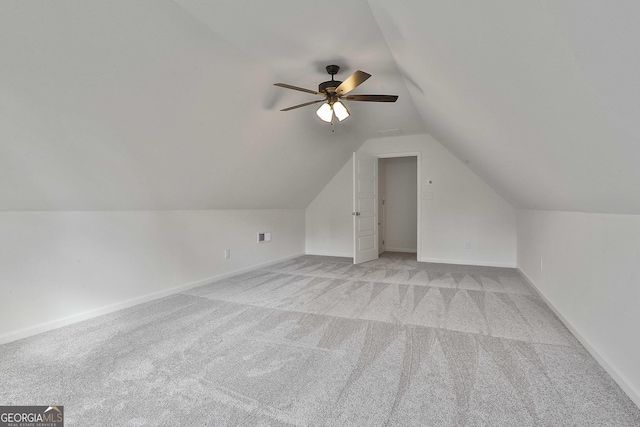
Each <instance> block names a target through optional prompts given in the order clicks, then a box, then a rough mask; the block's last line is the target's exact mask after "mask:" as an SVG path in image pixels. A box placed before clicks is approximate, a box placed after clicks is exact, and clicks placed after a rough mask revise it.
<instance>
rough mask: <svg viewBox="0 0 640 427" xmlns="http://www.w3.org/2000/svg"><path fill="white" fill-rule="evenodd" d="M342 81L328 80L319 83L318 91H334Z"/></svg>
mask: <svg viewBox="0 0 640 427" xmlns="http://www.w3.org/2000/svg"><path fill="white" fill-rule="evenodd" d="M340 83H342V82H340V81H338V80H329V81H326V82H322V83H320V84H319V85H318V92H322V93H334V92H335V91H336V88H337V87H338V86H340Z"/></svg>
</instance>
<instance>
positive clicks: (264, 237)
mask: <svg viewBox="0 0 640 427" xmlns="http://www.w3.org/2000/svg"><path fill="white" fill-rule="evenodd" d="M270 241H271V232H270V231H266V232H264V233H258V243H269V242H270Z"/></svg>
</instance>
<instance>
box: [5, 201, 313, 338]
mask: <svg viewBox="0 0 640 427" xmlns="http://www.w3.org/2000/svg"><path fill="white" fill-rule="evenodd" d="M260 231H270V232H271V233H272V241H271V242H270V243H266V244H257V237H256V234H257V232H260ZM0 242H2V244H1V245H0V271H1V272H2V274H1V276H0V343H2V342H7V341H11V340H14V339H18V338H21V337H24V336H27V335H31V334H33V333H38V332H42V331H45V330H48V329H52V328H53V327H57V326H61V325H63V324H66V323H71V322H74V321H78V320H82V319H84V318H87V317H92V316H94V315H97V314H102V313H105V312H109V311H113V310H115V309H119V308H123V307H126V306H129V305H133V304H136V303H140V302H143V301H146V300H149V299H153V298H156V297H160V296H164V295H168V294H170V293H172V292H175V291H178V290H180V289H181V287H182V288H184V287H188V286H190V285H192V284H197V283H202V284H204V283H207V282H208V281H211V280H213V279H214V278H216V277H219V276H222V275H225V274H229V273H232V272H236V271H240V270H243V269H247V268H250V267H254V266H257V265H260V264H264V263H268V262H271V261H275V260H278V259H283V258H287V257H291V256H294V255H299V254H301V253H303V251H304V211H303V210H301V209H300V210H218V211H140V212H0ZM226 248H229V249H231V258H230V259H228V260H225V259H224V249H226Z"/></svg>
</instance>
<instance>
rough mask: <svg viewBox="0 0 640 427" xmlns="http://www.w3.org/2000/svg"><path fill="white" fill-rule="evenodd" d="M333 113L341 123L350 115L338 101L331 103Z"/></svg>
mask: <svg viewBox="0 0 640 427" xmlns="http://www.w3.org/2000/svg"><path fill="white" fill-rule="evenodd" d="M333 112H334V113H335V115H336V117H337V118H338V120H339V121H343V120H344V119H346V118H347V117H349V116H350V115H351V114H350V113H349V110H348V109H347V107H346V106H345V105H344V104H343V103H342V102H340V101H336V102H334V103H333Z"/></svg>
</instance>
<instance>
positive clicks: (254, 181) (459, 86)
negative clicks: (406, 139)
mask: <svg viewBox="0 0 640 427" xmlns="http://www.w3.org/2000/svg"><path fill="white" fill-rule="evenodd" d="M639 18H640V3H638V2H633V1H622V0H615V1H613V2H601V1H595V0H579V1H567V0H561V1H548V2H544V1H535V2H533V1H532V2H513V1H507V0H503V1H483V2H468V1H461V0H449V1H427V0H393V1H391V0H389V1H387V0H370V1H369V2H367V1H365V0H361V1H355V0H349V1H337V0H330V1H321V2H319V1H291V0H275V1H258V0H254V1H238V0H234V1H222V0H216V1H204V0H176V1H160V0H149V1H143V0H136V1H133V2H132V1H109V2H85V1H80V0H77V1H62V0H56V1H50V2H41V1H31V0H5V1H3V2H0V54H1V57H2V66H0V93H1V96H0V154H1V156H0V210H128V209H131V210H138V209H215V208H303V207H305V206H306V205H307V204H308V203H309V202H310V201H311V200H312V199H313V198H314V197H315V195H316V194H317V193H318V192H319V191H320V189H321V188H322V187H324V185H325V184H326V183H327V182H328V181H329V179H330V178H331V177H332V176H333V175H334V174H335V173H336V172H337V171H338V170H339V169H340V167H341V166H342V165H343V164H344V162H345V161H346V160H347V159H348V157H349V155H350V153H351V152H352V151H354V150H355V149H357V148H358V147H359V146H360V144H362V142H364V141H365V140H366V139H368V138H374V137H381V136H384V133H380V132H379V131H381V130H382V131H383V130H386V129H401V131H402V132H403V133H404V134H416V133H424V132H428V133H431V134H432V135H434V136H435V137H436V138H438V139H439V140H440V141H441V142H442V143H443V144H445V145H446V146H447V147H448V148H449V149H450V150H451V151H452V152H453V153H454V154H455V155H457V156H458V157H460V158H461V159H462V160H465V161H468V162H469V166H470V167H471V168H472V169H473V170H474V171H476V173H478V174H479V175H480V176H481V177H482V178H483V179H485V180H486V181H487V182H488V183H489V184H491V185H492V186H493V187H494V188H495V189H496V190H498V191H499V192H500V193H501V194H502V195H503V196H504V197H505V198H506V199H508V200H509V201H511V202H512V203H513V204H514V205H516V206H518V207H527V208H538V209H554V210H577V211H591V212H617V213H640V197H638V196H637V195H638V194H640V168H638V167H637V166H636V163H637V161H638V158H639V157H640V156H639V155H640V141H639V138H638V136H639V135H640V120H639V118H640V117H638V116H639V114H640V101H639V100H640V81H639V79H638V76H639V75H640V48H639V47H638V45H640V44H639V43H637V41H638V40H640V37H639V36H640V26H638V25H637V22H638V20H639ZM331 63H336V64H338V65H340V66H341V67H342V70H341V73H340V74H339V75H338V76H337V77H338V78H345V77H347V76H348V75H349V74H351V73H352V72H353V71H355V70H356V69H361V70H364V71H367V72H369V73H371V74H372V75H373V77H372V78H371V79H369V80H368V81H367V82H365V83H364V84H363V85H362V86H361V87H359V88H358V89H356V90H355V91H354V93H383V94H397V95H399V96H400V98H399V100H398V102H397V103H396V104H372V103H353V102H352V103H350V104H349V108H350V110H351V112H352V117H350V118H349V119H348V120H346V121H345V122H342V123H338V124H336V126H335V132H333V133H332V132H331V127H330V126H329V125H326V124H324V123H322V122H321V121H320V120H319V119H318V118H317V117H316V116H315V114H314V110H315V107H314V106H311V107H306V108H301V109H298V110H294V111H290V112H280V111H278V110H279V109H281V108H285V107H288V106H291V105H295V104H298V103H302V102H306V101H308V100H312V99H314V98H313V96H312V95H307V94H305V93H302V92H295V91H289V90H286V89H282V88H278V87H275V86H273V85H272V84H273V83H276V82H285V83H289V84H292V85H296V86H302V87H307V88H311V89H314V88H315V87H316V86H317V84H318V83H320V82H321V81H323V80H326V79H328V77H329V76H328V75H327V74H326V72H325V71H324V67H325V66H326V65H328V64H331Z"/></svg>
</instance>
